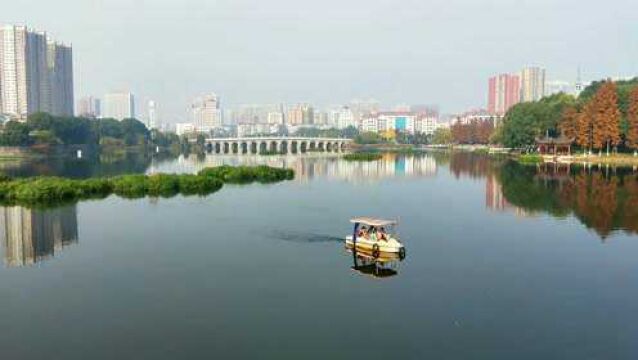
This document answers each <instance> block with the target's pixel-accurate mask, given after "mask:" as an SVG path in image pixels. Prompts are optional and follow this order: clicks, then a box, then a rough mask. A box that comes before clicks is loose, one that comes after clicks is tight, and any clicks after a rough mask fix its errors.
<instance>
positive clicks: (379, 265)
mask: <svg viewBox="0 0 638 360" xmlns="http://www.w3.org/2000/svg"><path fill="white" fill-rule="evenodd" d="M346 251H347V252H348V253H349V254H351V255H352V263H353V264H352V266H351V267H350V269H352V270H354V271H356V272H358V273H359V274H362V275H367V276H370V277H373V278H376V279H384V278H389V277H393V276H396V275H398V274H399V271H398V267H399V263H400V262H401V261H403V260H404V259H405V258H401V257H400V256H399V254H393V253H381V254H379V255H378V256H374V255H373V254H372V253H369V252H366V251H365V250H359V249H357V250H355V251H353V248H352V247H351V246H346Z"/></svg>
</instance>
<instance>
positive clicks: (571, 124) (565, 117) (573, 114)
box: [558, 106, 578, 139]
mask: <svg viewBox="0 0 638 360" xmlns="http://www.w3.org/2000/svg"><path fill="white" fill-rule="evenodd" d="M558 128H559V130H560V133H561V134H562V135H563V136H564V137H566V138H570V139H574V138H576V129H577V128H578V111H577V110H576V108H575V107H573V106H568V107H567V108H565V110H563V114H562V116H561V120H560V123H559V124H558Z"/></svg>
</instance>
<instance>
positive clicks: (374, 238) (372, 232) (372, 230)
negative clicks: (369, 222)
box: [370, 226, 377, 241]
mask: <svg viewBox="0 0 638 360" xmlns="http://www.w3.org/2000/svg"><path fill="white" fill-rule="evenodd" d="M370 238H371V239H372V241H377V228H376V227H374V226H370Z"/></svg>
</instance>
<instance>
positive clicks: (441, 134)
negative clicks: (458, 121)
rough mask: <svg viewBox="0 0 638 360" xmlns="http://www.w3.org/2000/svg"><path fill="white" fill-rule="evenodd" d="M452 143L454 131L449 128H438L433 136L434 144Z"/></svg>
mask: <svg viewBox="0 0 638 360" xmlns="http://www.w3.org/2000/svg"><path fill="white" fill-rule="evenodd" d="M451 142H452V131H451V130H450V129H449V128H438V129H436V130H434V135H432V143H433V144H437V145H442V144H450V143H451Z"/></svg>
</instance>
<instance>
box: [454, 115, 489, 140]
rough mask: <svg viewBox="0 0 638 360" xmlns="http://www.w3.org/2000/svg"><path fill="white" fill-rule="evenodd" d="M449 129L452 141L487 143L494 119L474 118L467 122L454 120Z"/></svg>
mask: <svg viewBox="0 0 638 360" xmlns="http://www.w3.org/2000/svg"><path fill="white" fill-rule="evenodd" d="M450 131H451V133H452V141H453V142H455V143H457V144H488V143H489V142H490V137H491V136H492V133H493V132H494V121H493V120H491V119H490V120H479V119H474V120H471V121H470V122H468V123H462V122H456V123H455V124H453V125H452V126H451V127H450Z"/></svg>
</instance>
